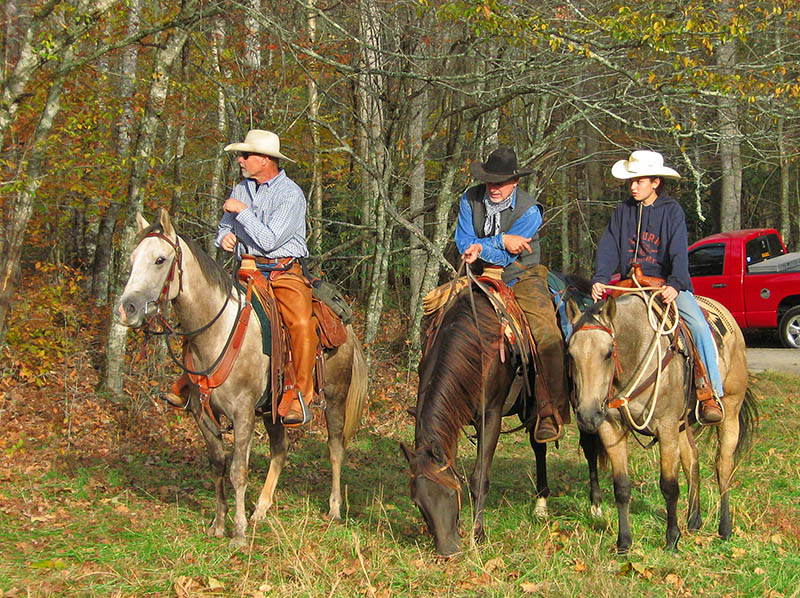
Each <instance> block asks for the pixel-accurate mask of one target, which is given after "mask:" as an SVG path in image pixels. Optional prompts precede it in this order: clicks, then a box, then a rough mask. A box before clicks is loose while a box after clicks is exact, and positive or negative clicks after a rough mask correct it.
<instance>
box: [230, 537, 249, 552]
mask: <svg viewBox="0 0 800 598" xmlns="http://www.w3.org/2000/svg"><path fill="white" fill-rule="evenodd" d="M228 546H229V547H230V548H232V549H234V550H239V549H241V548H244V547H245V546H247V539H246V538H245V537H244V536H234V537H233V538H231V541H230V542H228Z"/></svg>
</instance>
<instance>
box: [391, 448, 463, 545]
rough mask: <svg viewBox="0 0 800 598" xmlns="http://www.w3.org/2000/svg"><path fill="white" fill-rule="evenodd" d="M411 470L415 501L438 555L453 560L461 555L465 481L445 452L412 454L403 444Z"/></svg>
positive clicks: (427, 451) (421, 450)
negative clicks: (462, 488) (462, 490)
mask: <svg viewBox="0 0 800 598" xmlns="http://www.w3.org/2000/svg"><path fill="white" fill-rule="evenodd" d="M400 447H401V448H402V450H403V454H404V455H405V457H406V459H407V460H408V464H409V466H410V467H411V498H412V499H413V500H414V503H415V504H416V505H417V507H418V508H419V510H420V512H421V513H422V518H423V519H424V520H425V524H426V525H427V527H428V531H429V532H430V533H431V535H432V536H433V540H434V542H435V544H436V551H437V552H438V553H439V554H441V555H443V556H451V555H453V554H456V553H458V552H460V551H461V535H460V534H459V523H460V516H461V515H460V514H461V479H460V478H459V476H458V475H457V474H456V472H455V470H454V469H453V465H452V463H450V462H449V461H448V460H447V458H446V456H445V455H444V453H443V452H442V451H441V449H439V448H438V447H437V448H425V447H423V448H419V449H417V451H416V452H413V451H411V449H409V448H408V447H407V446H406V445H404V444H402V443H401V444H400Z"/></svg>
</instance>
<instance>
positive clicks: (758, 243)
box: [745, 233, 785, 266]
mask: <svg viewBox="0 0 800 598" xmlns="http://www.w3.org/2000/svg"><path fill="white" fill-rule="evenodd" d="M745 251H746V253H747V265H748V266H752V265H753V264H757V263H759V262H763V261H764V260H768V259H769V258H771V257H775V256H778V255H783V254H784V253H785V252H784V250H783V247H782V246H781V241H780V239H779V238H778V235H776V234H775V233H771V234H769V235H762V236H760V237H756V238H755V239H750V240H749V241H748V242H747V245H746V246H745Z"/></svg>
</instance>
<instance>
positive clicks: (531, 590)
mask: <svg viewBox="0 0 800 598" xmlns="http://www.w3.org/2000/svg"><path fill="white" fill-rule="evenodd" d="M519 587H521V588H522V591H523V592H525V593H526V594H538V593H539V592H540V591H542V590H543V589H544V587H545V584H543V583H542V582H539V583H532V582H529V581H526V582H524V583H521V584H520V586H519Z"/></svg>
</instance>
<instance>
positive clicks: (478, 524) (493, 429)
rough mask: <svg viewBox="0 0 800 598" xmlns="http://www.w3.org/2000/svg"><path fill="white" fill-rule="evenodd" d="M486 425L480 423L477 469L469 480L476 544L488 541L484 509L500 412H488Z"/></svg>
mask: <svg viewBox="0 0 800 598" xmlns="http://www.w3.org/2000/svg"><path fill="white" fill-rule="evenodd" d="M485 418H486V419H485V425H481V422H480V421H478V422H476V424H475V427H476V428H477V429H478V457H477V459H476V461H475V468H474V469H473V470H472V476H471V477H470V480H469V490H470V494H472V500H473V504H474V505H475V522H474V524H473V526H472V532H473V535H474V537H475V541H476V542H483V541H484V540H485V539H486V532H485V531H484V529H483V508H484V506H485V505H486V496H487V494H489V475H490V474H491V469H492V459H493V458H494V452H495V449H496V448H497V439H498V438H499V437H500V419H501V416H500V410H499V409H491V410H489V411H487V412H486V415H485Z"/></svg>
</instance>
